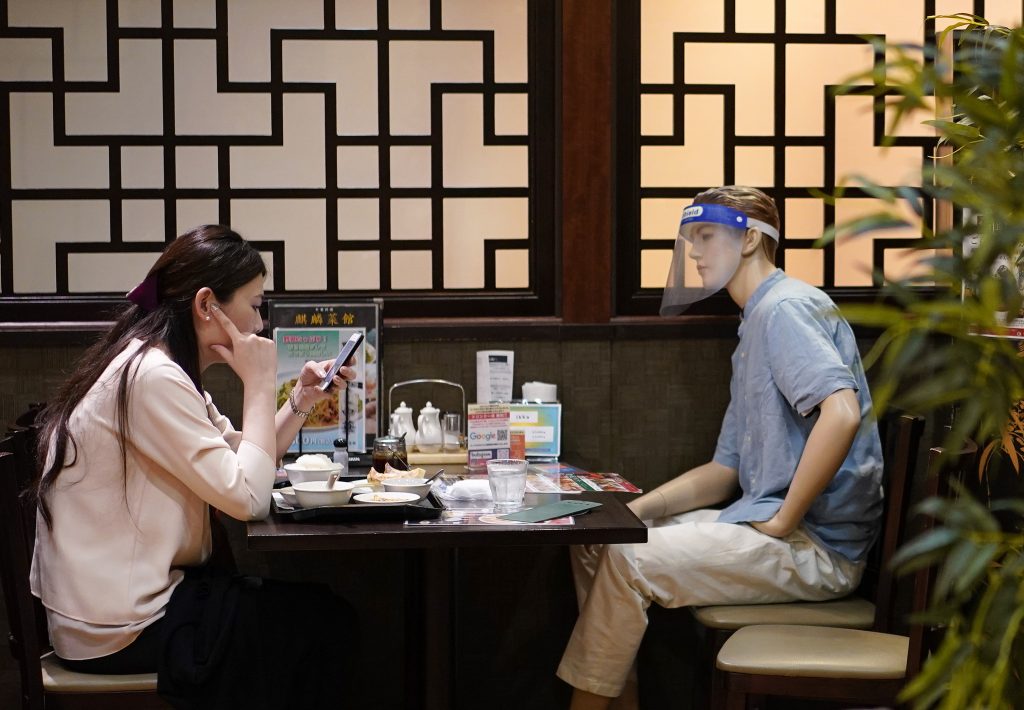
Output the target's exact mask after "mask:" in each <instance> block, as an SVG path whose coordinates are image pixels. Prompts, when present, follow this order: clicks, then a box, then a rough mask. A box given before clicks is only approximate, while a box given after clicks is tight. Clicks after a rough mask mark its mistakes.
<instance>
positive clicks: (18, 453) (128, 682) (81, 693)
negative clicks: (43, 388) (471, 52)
mask: <svg viewBox="0 0 1024 710" xmlns="http://www.w3.org/2000/svg"><path fill="white" fill-rule="evenodd" d="M37 434H38V430H37V429H36V428H35V427H34V426H29V427H27V428H17V429H15V430H14V431H13V432H12V433H10V434H9V435H8V436H7V437H6V438H5V439H4V440H3V441H2V442H0V530H2V539H0V580H2V582H3V593H4V602H5V604H6V608H7V616H8V621H9V623H10V647H11V653H12V654H13V655H14V657H15V659H16V660H17V661H18V666H19V672H20V678H21V705H22V708H24V709H25V710H40V709H41V708H111V709H112V710H116V709H117V708H167V707H169V705H168V704H167V703H166V702H164V701H163V700H162V699H161V698H160V697H159V696H158V695H157V694H156V673H144V674H138V675H102V674H91V673H76V672H73V671H69V670H67V669H65V668H64V667H63V666H62V665H61V664H60V662H59V661H58V660H57V659H56V657H55V656H54V654H53V651H52V650H51V648H50V643H49V637H48V635H47V631H46V616H45V613H44V612H43V607H42V604H41V603H40V602H39V600H38V599H37V598H36V597H35V596H33V595H32V591H31V588H30V586H29V568H30V565H31V562H32V548H33V546H34V544H35V506H34V505H32V504H31V503H30V502H28V501H27V500H26V499H25V498H24V496H22V492H23V491H24V490H25V489H26V488H27V487H28V486H29V485H30V484H31V481H32V479H33V477H34V473H35V460H36V456H35V442H36V437H37Z"/></svg>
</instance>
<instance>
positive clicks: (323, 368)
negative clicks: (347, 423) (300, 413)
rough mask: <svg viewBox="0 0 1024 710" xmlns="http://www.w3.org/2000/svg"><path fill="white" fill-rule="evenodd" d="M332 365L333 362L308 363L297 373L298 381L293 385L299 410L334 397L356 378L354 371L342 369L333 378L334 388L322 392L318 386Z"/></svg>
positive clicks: (311, 361)
mask: <svg viewBox="0 0 1024 710" xmlns="http://www.w3.org/2000/svg"><path fill="white" fill-rule="evenodd" d="M333 364H334V360H324V361H323V362H314V361H313V360H310V361H308V362H307V363H306V364H305V365H303V366H302V372H300V373H299V380H298V382H296V383H295V403H296V405H297V406H298V407H299V409H303V410H306V409H309V408H310V407H312V406H313V405H314V404H316V403H317V402H319V401H320V400H323V399H327V398H328V397H334V396H335V395H337V393H338V392H340V391H341V390H343V389H345V387H346V386H347V385H348V382H349V380H354V379H355V378H356V371H355V370H353V369H352V368H351V367H342V368H341V369H340V370H338V374H337V375H335V376H334V386H333V387H331V388H330V389H329V390H327V391H326V392H324V391H323V390H321V389H320V387H319V385H320V382H321V380H323V379H324V377H326V376H327V370H328V369H329V368H330V367H331V365H333Z"/></svg>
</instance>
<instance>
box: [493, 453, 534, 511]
mask: <svg viewBox="0 0 1024 710" xmlns="http://www.w3.org/2000/svg"><path fill="white" fill-rule="evenodd" d="M527 465H528V464H527V462H526V461H524V460H523V459H491V460H490V461H488V462H487V482H488V483H489V484H490V486H491V497H492V498H493V499H494V509H495V510H515V509H516V508H519V507H521V506H522V504H523V496H524V495H525V493H526V467H527Z"/></svg>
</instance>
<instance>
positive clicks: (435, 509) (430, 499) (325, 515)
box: [274, 492, 444, 523]
mask: <svg viewBox="0 0 1024 710" xmlns="http://www.w3.org/2000/svg"><path fill="white" fill-rule="evenodd" d="M442 510H444V506H443V505H442V504H441V503H440V502H438V500H437V498H435V497H434V494H433V492H431V493H428V494H427V497H426V498H422V499H420V500H418V501H415V502H412V503H348V504H346V505H323V506H319V507H317V508H294V509H292V510H284V509H282V508H278V507H277V503H276V502H275V503H274V513H275V514H276V515H282V516H285V517H287V518H288V519H289V520H294V521H296V522H302V521H305V520H309V521H315V522H318V523H321V522H329V521H333V522H339V523H347V522H356V521H360V520H372V521H385V520H429V519H431V518H439V517H441V511H442Z"/></svg>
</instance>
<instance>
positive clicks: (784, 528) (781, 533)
mask: <svg viewBox="0 0 1024 710" xmlns="http://www.w3.org/2000/svg"><path fill="white" fill-rule="evenodd" d="M750 526H751V527H752V528H754V529H755V530H758V531H760V532H763V533H764V534H765V535H771V536H772V537H786V536H787V535H789V534H790V533H791V532H793V531H794V530H796V525H793V524H791V523H786V522H784V521H783V520H781V519H780V518H779V515H778V514H777V513H776V514H775V516H773V517H772V518H770V519H768V520H765V521H764V522H761V523H755V522H752V523H750Z"/></svg>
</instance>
